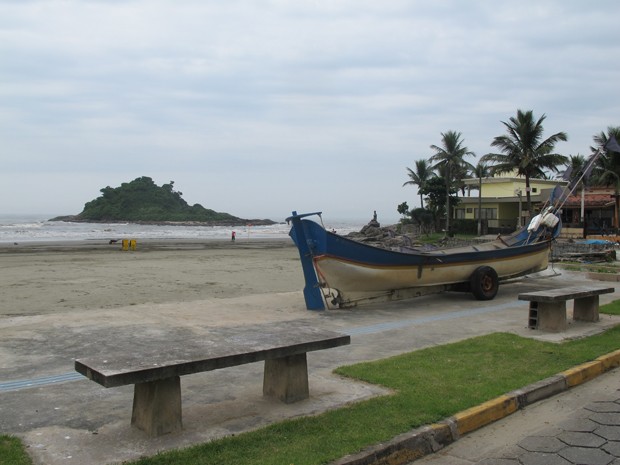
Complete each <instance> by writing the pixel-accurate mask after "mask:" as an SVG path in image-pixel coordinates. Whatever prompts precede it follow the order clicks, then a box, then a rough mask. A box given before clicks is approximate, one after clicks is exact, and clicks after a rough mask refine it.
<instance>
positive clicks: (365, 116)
mask: <svg viewBox="0 0 620 465" xmlns="http://www.w3.org/2000/svg"><path fill="white" fill-rule="evenodd" d="M619 24H620V2H618V0H609V1H607V0H595V1H585V0H583V1H575V0H558V1H550V0H544V1H541V0H535V1H530V0H522V1H502V0H500V1H487V0H481V1H465V0H454V1H436V0H433V1H430V0H425V1H398V0H380V1H379V0H373V1H365V0H343V1H340V0H316V1H309V0H297V1H293V0H290V1H284V0H280V1H260V0H253V1H250V0H248V1H245V0H225V1H208V0H196V1H164V0H136V1H131V0H128V1H123V0H110V1H103V0H101V1H86V0H84V1H60V0H59V1H34V0H33V1H29V0H14V1H10V0H0V161H1V162H2V163H1V168H0V213H17V214H26V213H36V214H38V213H44V214H54V215H56V214H77V213H79V212H80V211H81V210H82V208H83V206H84V203H85V202H87V201H90V200H92V199H94V198H96V197H98V196H99V194H100V192H99V191H100V189H101V188H103V187H106V186H111V187H117V186H119V185H120V184H121V183H123V182H128V181H131V180H133V179H135V178H137V177H139V176H149V177H152V178H153V180H154V181H155V182H156V183H157V184H158V185H162V184H164V183H168V182H169V181H174V182H175V188H176V189H177V190H179V191H181V192H182V193H183V198H184V199H185V200H186V201H187V202H188V203H190V204H194V203H200V204H202V205H203V206H205V207H207V208H212V209H214V210H217V211H224V212H228V213H231V214H233V215H236V216H241V217H244V218H257V217H259V218H271V219H275V220H282V219H283V218H285V217H286V216H287V215H289V214H290V212H291V211H292V210H297V211H298V212H308V211H323V212H324V215H325V216H326V218H329V219H331V220H334V219H336V218H338V219H345V218H356V219H357V218H361V219H366V218H367V219H370V218H371V217H372V212H373V210H377V213H378V215H379V221H381V220H382V219H383V220H384V221H387V220H391V219H395V218H397V217H398V213H397V211H396V207H397V205H398V204H400V203H401V202H403V201H407V202H408V203H409V205H410V206H413V205H416V204H417V203H418V202H419V201H418V196H417V190H416V188H415V187H402V184H403V183H404V182H405V181H407V180H408V178H407V172H406V167H411V168H414V167H415V161H416V160H419V159H423V158H428V156H429V155H431V154H432V151H431V150H430V148H429V146H430V145H432V144H437V145H439V144H440V141H441V133H442V132H446V131H449V130H455V131H459V132H461V133H462V138H463V140H464V144H465V145H466V146H467V147H468V148H469V149H470V150H471V151H473V152H475V153H476V154H477V157H476V159H468V161H470V162H473V163H475V162H476V160H477V159H478V158H479V157H480V156H481V155H484V154H485V153H488V152H489V151H491V147H490V143H491V141H492V139H493V138H494V137H495V136H498V135H502V134H504V133H505V128H504V126H503V125H502V123H501V121H507V120H508V119H509V118H510V117H511V116H514V115H515V114H516V112H517V110H518V109H522V110H533V112H534V116H535V117H537V118H538V117H540V116H542V115H543V114H546V116H547V119H546V121H545V124H544V127H545V136H549V135H551V134H553V133H556V132H558V131H564V132H566V133H567V134H568V137H569V140H568V142H560V143H559V144H558V146H557V150H558V152H560V153H562V154H564V155H571V154H573V155H574V154H578V153H579V154H589V153H590V149H589V147H590V145H592V136H593V135H594V134H597V133H599V132H601V131H604V130H606V129H607V127H608V126H620V91H619V85H620V25H619Z"/></svg>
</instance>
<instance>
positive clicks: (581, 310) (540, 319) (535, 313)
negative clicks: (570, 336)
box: [519, 286, 615, 332]
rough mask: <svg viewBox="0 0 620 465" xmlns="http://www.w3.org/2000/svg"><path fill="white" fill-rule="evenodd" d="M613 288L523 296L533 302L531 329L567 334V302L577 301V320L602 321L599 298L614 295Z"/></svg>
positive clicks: (537, 293) (581, 289)
mask: <svg viewBox="0 0 620 465" xmlns="http://www.w3.org/2000/svg"><path fill="white" fill-rule="evenodd" d="M614 291H615V289H614V288H613V287H593V286H583V287H565V288H561V289H550V290H546V291H536V292H528V293H525V294H519V300H527V301H530V309H529V317H528V327H529V328H531V329H540V330H542V331H556V332H557V331H564V330H565V329H566V327H567V321H566V301H567V300H574V301H575V302H574V304H573V319H574V320H579V321H598V319H599V315H598V307H599V295H601V294H609V293H612V292H614Z"/></svg>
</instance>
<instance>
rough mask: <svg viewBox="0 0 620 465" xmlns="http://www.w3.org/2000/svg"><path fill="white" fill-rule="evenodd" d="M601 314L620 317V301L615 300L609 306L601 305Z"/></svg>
mask: <svg viewBox="0 0 620 465" xmlns="http://www.w3.org/2000/svg"><path fill="white" fill-rule="evenodd" d="M599 313H606V314H607V315H620V300H615V301H613V302H611V303H609V304H605V305H601V307H600V308H599Z"/></svg>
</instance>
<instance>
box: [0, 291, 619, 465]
mask: <svg viewBox="0 0 620 465" xmlns="http://www.w3.org/2000/svg"><path fill="white" fill-rule="evenodd" d="M601 310H602V311H603V312H605V313H609V312H611V313H616V312H618V311H620V302H614V303H613V304H610V305H606V306H604V307H602V308H601ZM618 348H620V326H618V327H616V328H613V329H610V330H608V331H606V332H605V333H602V334H599V335H596V336H592V337H589V338H586V339H578V340H573V341H569V342H565V343H563V344H553V343H548V342H541V341H535V340H533V339H527V338H522V337H519V336H516V335H513V334H507V333H496V334H490V335H486V336H481V337H476V338H473V339H467V340H464V341H460V342H457V343H454V344H446V345H442V346H437V347H431V348H427V349H423V350H418V351H415V352H411V353H407V354H403V355H399V356H396V357H392V358H388V359H384V360H380V361H376V362H369V363H359V364H356V365H352V366H346V367H341V368H338V369H337V370H336V372H337V373H338V374H340V375H342V376H348V377H351V378H355V379H359V380H363V381H366V382H369V383H373V384H380V385H383V386H386V387H388V388H390V389H392V390H394V392H395V393H394V394H392V395H388V396H382V397H378V398H374V399H370V400H367V401H363V402H359V403H356V404H354V405H351V406H348V407H345V408H340V409H337V410H334V411H330V412H326V413H323V414H321V415H317V416H313V417H304V418H299V419H295V420H288V421H284V422H280V423H277V424H274V425H271V426H267V427H265V428H261V429H259V430H257V431H253V432H249V433H243V434H240V435H237V436H234V437H228V438H225V439H221V440H217V441H213V442H210V443H206V444H202V445H198V446H193V447H189V448H186V449H182V450H177V451H170V452H164V453H161V454H158V455H156V456H154V457H150V458H145V459H142V460H139V461H136V462H132V463H133V464H135V465H138V464H139V465H155V464H161V465H163V464H166V465H173V464H178V465H181V464H183V465H199V464H200V465H207V464H227V465H230V464H244V465H246V464H256V465H269V464H274V465H275V464H278V465H280V464H295V465H304V464H307V465H316V464H321V463H328V462H331V461H333V460H336V459H338V458H340V457H342V456H344V455H347V454H350V453H353V452H356V451H359V450H360V449H362V448H364V447H366V446H368V445H371V444H375V443H377V442H381V441H387V440H389V439H391V438H393V437H394V436H396V435H398V434H400V433H403V432H406V431H408V430H411V429H413V428H416V427H418V426H421V425H425V424H429V423H432V422H436V421H439V420H442V419H444V418H446V417H449V416H451V415H453V414H455V413H457V412H459V411H461V410H464V409H467V408H469V407H472V406H474V405H477V404H480V403H481V402H484V401H486V400H489V399H492V398H494V397H497V396H498V395H501V394H504V393H506V392H509V391H511V390H514V389H517V388H520V387H523V386H525V385H527V384H530V383H532V382H535V381H538V380H541V379H544V378H546V377H548V376H551V375H554V374H556V373H558V372H561V371H563V370H566V369H568V368H571V367H573V366H575V365H578V364H580V363H583V362H586V361H589V360H593V359H595V358H596V357H598V356H600V355H603V354H606V353H609V352H612V351H614V350H617V349H618ZM20 447H21V445H20V444H19V442H17V443H15V442H14V441H10V440H9V439H8V438H7V437H6V436H5V437H0V465H4V464H8V463H11V464H13V463H16V464H22V463H23V464H28V463H29V462H28V461H23V462H19V461H12V462H6V461H3V459H2V458H1V457H4V456H5V448H6V449H7V450H8V451H15V454H17V455H19V448H20ZM24 460H26V459H24Z"/></svg>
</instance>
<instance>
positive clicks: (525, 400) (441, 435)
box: [332, 350, 620, 465]
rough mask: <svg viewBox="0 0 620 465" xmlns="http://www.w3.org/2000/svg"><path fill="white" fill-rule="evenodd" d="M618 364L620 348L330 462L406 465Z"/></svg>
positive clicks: (347, 464)
mask: <svg viewBox="0 0 620 465" xmlns="http://www.w3.org/2000/svg"><path fill="white" fill-rule="evenodd" d="M617 367H620V350H616V351H614V352H611V353H609V354H606V355H602V356H600V357H598V358H597V359H595V360H594V361H592V362H586V363H583V364H581V365H578V366H576V367H574V368H571V369H569V370H566V371H563V372H561V373H558V374H557V375H554V376H551V377H549V378H546V379H543V380H541V381H538V382H536V383H533V384H530V385H528V386H525V387H523V388H521V389H517V390H515V391H511V392H509V393H507V394H504V395H502V396H499V397H496V398H495V399H491V400H489V401H487V402H484V403H482V404H480V405H477V406H475V407H472V408H469V409H467V410H463V411H462V412H459V413H457V414H455V415H454V416H452V417H450V418H447V419H446V420H443V421H441V422H439V423H436V424H432V425H429V426H423V427H420V428H417V429H415V430H412V431H409V432H407V433H403V434H401V435H399V436H397V437H395V438H394V439H392V440H391V441H389V442H385V443H380V444H376V445H374V446H370V447H368V448H367V449H364V450H363V451H361V452H359V453H357V454H352V455H347V456H345V457H343V458H341V459H340V460H338V461H336V462H332V465H405V464H407V463H409V462H411V461H413V460H416V459H419V458H421V457H424V456H425V455H428V454H431V453H434V452H437V451H438V450H440V449H443V448H444V447H446V446H448V445H450V444H451V443H453V442H454V441H456V440H458V439H459V437H461V436H462V435H464V434H466V433H469V432H471V431H475V430H477V429H479V428H482V427H483V426H486V425H488V424H489V423H492V422H494V421H497V420H499V419H501V418H505V417H507V416H508V415H511V414H513V413H514V412H516V411H517V410H520V409H522V408H524V407H527V406H528V405H531V404H533V403H535V402H538V401H539V400H542V399H546V398H549V397H552V396H554V395H556V394H559V393H561V392H563V391H566V390H568V389H570V388H571V387H574V386H577V385H579V384H582V383H585V382H587V381H590V380H591V379H594V378H596V377H597V376H599V375H601V374H603V373H605V372H607V371H609V370H612V369H614V368H617Z"/></svg>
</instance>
